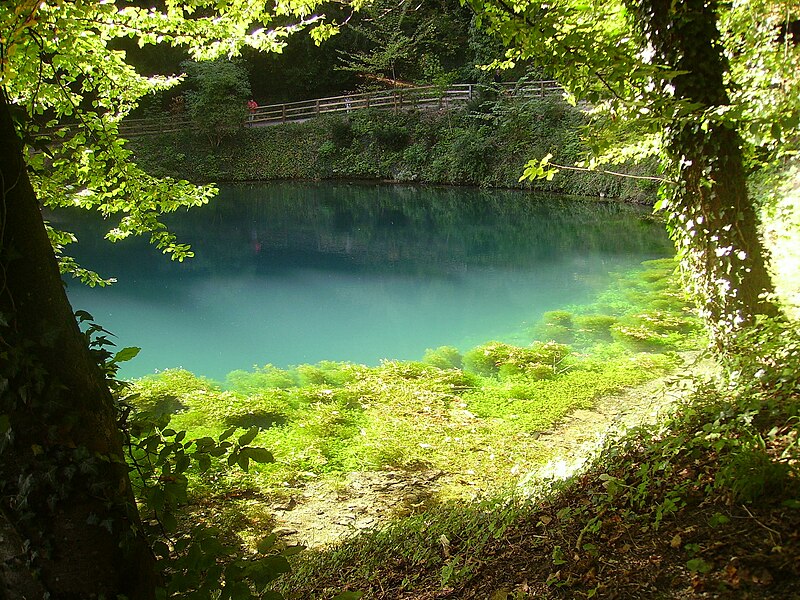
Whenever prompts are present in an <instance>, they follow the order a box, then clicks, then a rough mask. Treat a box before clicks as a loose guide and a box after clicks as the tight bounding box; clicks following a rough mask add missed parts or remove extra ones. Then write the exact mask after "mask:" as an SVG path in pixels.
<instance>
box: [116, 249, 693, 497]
mask: <svg viewBox="0 0 800 600" xmlns="http://www.w3.org/2000/svg"><path fill="white" fill-rule="evenodd" d="M678 289H679V288H678V284H677V276H676V275H675V263H674V261H672V260H670V259H666V260H658V261H650V262H648V263H645V265H644V266H643V268H642V270H641V271H636V272H633V273H628V274H625V275H622V276H620V277H618V278H617V280H616V283H615V284H614V285H613V286H612V288H610V289H609V290H607V291H606V292H605V293H603V294H601V295H600V296H599V297H598V298H596V300H595V302H593V303H592V304H591V305H586V306H576V307H573V309H572V310H570V311H566V310H560V311H553V312H549V313H545V315H544V318H543V319H542V322H541V323H540V324H539V325H537V326H536V327H534V328H533V329H532V330H530V331H527V332H525V333H524V335H526V336H528V338H529V341H530V344H529V345H527V346H518V345H511V344H508V343H503V342H497V341H491V342H487V343H484V344H482V345H480V346H478V347H475V348H472V349H469V350H467V351H464V352H462V351H460V350H459V349H456V348H453V347H441V348H437V349H431V350H428V351H427V352H426V353H425V355H424V357H423V359H422V360H421V361H418V362H413V361H411V362H408V361H407V362H400V361H384V362H383V363H382V364H381V365H380V366H377V367H367V366H363V365H356V364H349V363H335V362H323V363H319V364H316V365H300V366H297V367H294V368H289V369H280V368H277V367H275V366H272V365H269V364H268V365H265V366H263V367H259V368H255V369H253V370H251V371H233V372H231V373H230V374H229V375H228V377H227V379H226V381H225V382H224V383H217V382H214V381H212V380H209V379H205V378H202V377H197V376H195V375H193V374H192V373H189V372H188V371H184V370H167V371H164V372H163V373H159V374H157V375H153V376H148V377H145V378H142V379H139V380H136V381H135V382H134V383H133V385H132V388H131V391H132V395H131V396H130V398H131V400H130V401H131V402H132V403H133V405H134V406H135V408H136V410H137V411H138V413H139V418H152V419H155V420H157V421H160V422H161V430H162V431H164V430H168V431H169V430H172V431H173V432H174V431H176V430H178V431H180V430H185V431H186V432H187V439H198V438H212V439H214V438H219V436H220V435H221V434H223V432H225V431H226V430H229V431H233V430H240V431H239V433H240V434H242V433H244V432H247V431H253V432H254V433H253V436H252V438H251V440H250V441H253V443H256V444H258V445H259V446H261V447H265V448H268V449H269V450H270V451H271V453H272V455H273V457H274V462H272V461H270V462H267V463H263V464H253V465H248V467H249V469H248V473H246V474H245V473H242V472H230V471H227V470H225V469H223V468H221V467H220V468H212V469H208V470H205V472H204V473H202V474H200V473H194V474H191V472H190V477H191V480H192V486H193V489H194V494H199V495H200V496H203V495H209V494H210V495H212V496H214V495H222V496H224V495H226V494H228V493H230V492H231V491H234V490H235V491H237V492H239V493H241V492H242V490H244V489H252V490H258V491H260V492H265V493H270V492H272V493H274V491H275V490H276V489H277V490H280V493H281V494H282V495H286V494H290V495H291V494H292V493H297V494H299V493H300V492H301V491H302V487H303V482H304V481H308V480H309V478H311V479H316V478H318V477H323V478H331V479H332V480H336V479H342V478H343V477H345V476H346V475H347V474H348V473H351V472H354V471H375V470H382V469H412V470H414V469H416V470H419V469H433V470H436V471H437V472H440V473H442V476H441V483H442V489H441V493H440V495H439V498H437V501H441V500H444V499H446V498H455V497H461V498H473V497H474V496H475V495H476V494H479V495H483V494H487V493H492V492H495V491H497V490H499V489H502V488H504V487H506V486H510V485H513V484H515V483H516V482H517V481H518V480H519V479H520V478H521V477H523V476H524V475H525V474H527V473H529V472H530V471H532V470H534V469H535V468H536V467H538V466H541V465H542V464H543V463H545V462H546V461H547V460H549V459H550V458H552V453H553V451H552V449H551V448H549V447H548V445H547V444H545V443H543V442H540V441H537V440H538V437H539V436H540V435H541V433H542V432H544V431H547V430H549V429H551V428H552V427H554V426H555V425H556V424H557V423H559V422H560V421H562V420H563V419H564V418H565V417H566V416H567V415H568V414H569V413H570V412H571V411H574V410H576V409H579V408H589V407H591V406H592V405H593V403H594V402H595V401H597V400H598V399H599V398H602V397H605V396H608V395H609V394H614V393H618V392H620V391H622V390H623V389H625V388H628V387H630V386H635V385H638V384H641V383H643V382H645V381H648V380H650V379H653V378H657V377H659V376H663V375H665V374H667V373H669V372H671V371H672V370H673V369H674V368H675V367H676V366H677V365H678V364H679V363H680V362H681V360H680V359H679V356H678V353H679V352H681V351H684V350H690V349H695V348H697V347H699V346H700V345H702V343H703V336H702V333H701V328H700V325H699V322H698V321H697V319H696V318H695V317H694V316H693V315H692V314H691V312H690V311H689V309H688V305H687V303H686V299H685V298H684V297H683V295H682V294H681V293H680V292H679V291H678ZM256 431H258V433H257V434H256V433H255V432H256ZM229 435H230V434H229ZM225 490H228V491H225Z"/></svg>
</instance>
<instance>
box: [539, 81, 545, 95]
mask: <svg viewBox="0 0 800 600" xmlns="http://www.w3.org/2000/svg"><path fill="white" fill-rule="evenodd" d="M539 84H540V85H541V86H542V98H544V81H540V82H539Z"/></svg>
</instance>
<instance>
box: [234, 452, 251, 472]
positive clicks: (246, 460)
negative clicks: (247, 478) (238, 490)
mask: <svg viewBox="0 0 800 600" xmlns="http://www.w3.org/2000/svg"><path fill="white" fill-rule="evenodd" d="M236 462H237V463H239V466H240V467H241V468H242V470H243V471H244V472H245V473H247V471H248V470H249V469H250V457H249V456H248V455H247V454H246V453H245V452H240V453H239V456H238V457H237V460H236Z"/></svg>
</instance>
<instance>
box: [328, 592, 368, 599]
mask: <svg viewBox="0 0 800 600" xmlns="http://www.w3.org/2000/svg"><path fill="white" fill-rule="evenodd" d="M363 596H364V592H342V593H341V594H337V595H336V596H334V597H333V600H359V598H362V597H363Z"/></svg>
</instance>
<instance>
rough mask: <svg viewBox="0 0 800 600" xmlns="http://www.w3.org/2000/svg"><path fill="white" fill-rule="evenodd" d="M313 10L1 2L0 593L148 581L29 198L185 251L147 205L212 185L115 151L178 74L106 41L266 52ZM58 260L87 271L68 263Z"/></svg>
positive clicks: (87, 368)
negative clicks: (143, 64) (123, 128)
mask: <svg viewBox="0 0 800 600" xmlns="http://www.w3.org/2000/svg"><path fill="white" fill-rule="evenodd" d="M316 6H317V4H316V3H315V2H314V1H313V0H312V1H311V2H308V1H302V2H300V1H298V2H295V1H293V0H290V1H289V2H281V3H279V4H278V5H275V7H274V9H270V8H265V6H264V5H263V4H255V3H252V2H249V1H246V0H222V1H220V0H193V1H191V2H187V3H186V4H181V3H176V2H172V1H168V2H165V3H161V4H160V7H161V8H158V9H157V8H142V7H141V6H140V5H139V4H138V3H130V2H122V1H120V2H118V3H116V2H113V1H112V2H95V1H89V0H72V1H69V2H65V1H53V2H48V1H42V0H20V1H17V2H4V3H2V4H0V86H2V90H1V91H0V554H1V555H2V557H3V561H2V563H1V564H0V581H1V582H2V583H3V585H4V589H3V590H2V591H0V595H2V596H3V597H7V596H8V594H11V597H27V598H43V597H53V598H75V599H78V598H81V599H82V598H97V597H106V598H117V597H121V596H125V597H127V598H131V599H139V598H153V597H154V596H155V592H156V588H157V586H158V585H159V577H158V573H157V569H156V566H155V559H154V555H153V552H152V551H151V549H150V547H149V544H148V541H147V540H146V539H145V536H144V535H143V532H142V527H141V522H140V519H139V515H138V513H137V508H136V504H135V502H134V499H133V494H132V491H131V489H132V488H131V483H130V479H129V476H128V467H127V465H126V462H125V459H124V455H123V445H122V434H121V432H120V430H119V427H118V418H119V417H120V415H119V413H118V411H117V407H115V405H114V399H113V398H112V395H111V393H110V391H109V387H108V384H107V382H106V379H105V375H104V372H103V371H102V370H101V368H100V367H99V365H98V362H97V359H96V356H95V355H94V354H92V353H91V352H90V350H89V348H88V344H87V337H86V335H85V334H84V333H83V332H82V331H81V330H80V329H79V327H78V324H77V323H76V320H75V317H74V315H73V311H72V308H71V306H70V304H69V302H68V300H67V297H66V295H65V292H64V286H63V283H62V281H61V273H60V272H59V263H58V261H57V258H56V255H55V253H54V245H53V244H55V247H56V248H57V249H58V252H59V253H60V252H61V247H62V246H63V245H64V244H65V243H67V242H69V241H70V240H71V237H70V236H69V235H67V234H59V233H56V232H53V231H52V230H50V229H49V228H48V227H47V226H46V224H45V222H44V221H43V217H42V210H41V209H42V207H43V206H44V207H46V208H48V209H58V208H59V207H63V206H70V207H80V208H84V209H87V210H96V211H98V212H100V213H101V214H102V215H103V216H104V217H106V218H109V219H111V218H112V217H113V216H115V215H119V218H118V219H117V220H116V222H115V223H114V225H113V226H112V228H111V229H110V231H109V232H108V234H107V236H106V237H108V238H109V239H111V240H116V239H120V238H124V237H126V236H129V235H133V234H147V235H149V236H150V238H151V240H152V242H153V243H154V244H155V245H156V246H158V247H159V248H160V249H161V250H162V251H163V252H165V253H167V254H171V255H172V256H173V257H176V258H179V259H180V258H183V257H185V256H187V255H189V254H190V253H189V249H188V247H186V246H184V245H182V244H179V243H178V242H177V240H176V239H175V237H174V236H173V235H171V234H170V233H169V232H168V231H167V230H166V228H165V227H164V225H163V224H162V223H161V221H160V217H159V216H160V215H161V214H162V213H164V212H170V211H174V210H176V209H177V208H179V207H187V206H192V205H196V204H202V203H204V202H207V201H208V199H209V198H210V197H211V196H212V195H213V194H214V190H213V188H210V187H195V186H192V185H190V184H188V183H187V182H185V181H174V180H169V179H156V178H153V177H151V176H149V175H147V174H146V173H144V172H143V171H141V170H140V169H138V168H137V167H136V165H135V164H133V163H132V162H131V160H130V159H131V154H130V152H129V151H128V150H127V149H126V148H125V143H124V140H122V139H121V138H120V137H119V135H118V126H119V122H120V121H121V120H122V119H123V118H124V117H125V116H126V115H128V114H129V113H130V112H131V110H132V109H133V108H134V107H135V106H136V104H137V102H138V100H139V99H140V98H142V97H143V96H145V95H147V94H150V93H153V92H155V91H158V90H163V89H167V88H168V87H169V86H171V85H174V84H175V83H176V82H177V80H176V79H170V78H164V77H152V78H147V77H142V76H140V75H139V74H138V73H137V72H136V71H135V70H134V69H133V68H132V67H131V66H130V65H129V64H128V63H127V62H126V57H125V54H124V52H122V51H119V50H114V49H113V47H116V46H113V47H112V42H113V41H114V40H116V39H118V38H131V39H133V40H135V41H136V43H137V44H139V45H143V46H144V45H151V44H158V43H165V44H171V45H176V46H183V47H185V48H186V49H187V51H188V52H189V53H190V55H191V56H193V57H194V59H196V60H201V59H208V58H214V57H217V56H220V55H236V54H237V53H238V51H239V48H241V47H242V46H251V47H253V48H257V49H259V50H279V49H280V48H281V47H282V46H283V44H284V43H285V39H286V37H287V36H288V35H289V34H290V33H292V32H293V31H297V30H299V29H302V28H304V27H305V28H308V29H310V30H311V35H312V36H314V37H315V39H321V38H323V37H325V36H326V35H328V34H329V33H330V32H331V26H329V25H325V24H324V23H323V21H322V20H321V19H320V18H318V17H316V16H314V15H313V14H312V12H311V11H313V10H314V9H315V7H316ZM251 23H256V25H251ZM62 267H63V268H64V269H65V270H66V271H69V272H74V273H77V274H80V275H83V276H84V277H87V278H90V279H91V275H90V274H88V273H87V272H85V271H81V270H80V269H78V267H77V266H76V265H74V263H70V261H66V260H65V261H62ZM92 281H94V282H95V283H99V282H100V281H99V280H98V279H96V278H95V279H93V280H92ZM120 358H121V357H120ZM164 476H165V477H173V474H172V473H171V472H170V471H169V470H166V471H165V474H164ZM211 567H213V561H212V563H211V564H210V565H209V569H211ZM212 571H213V569H212ZM217 588H219V585H218V586H217ZM225 590H226V591H224V594H228V595H225V596H224V597H229V591H228V588H227V587H226V588H225Z"/></svg>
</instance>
